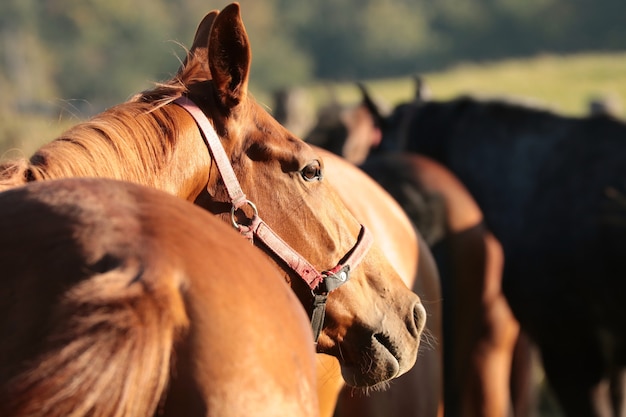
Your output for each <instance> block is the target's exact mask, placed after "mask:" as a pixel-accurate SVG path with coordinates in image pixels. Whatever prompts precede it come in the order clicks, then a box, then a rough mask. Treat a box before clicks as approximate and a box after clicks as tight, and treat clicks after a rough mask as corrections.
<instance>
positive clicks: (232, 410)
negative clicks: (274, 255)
mask: <svg viewBox="0 0 626 417" xmlns="http://www.w3.org/2000/svg"><path fill="white" fill-rule="evenodd" d="M0 265H2V278H1V280H0V281H1V285H2V291H1V292H0V294H1V296H0V329H1V332H2V338H1V339H0V358H2V359H1V360H0V415H2V416H6V417H9V416H11V417H16V416H48V417H54V416H58V417H61V416H70V415H71V416H83V415H85V416H87V415H89V416H119V417H122V416H124V417H131V416H132V417H138V416H146V417H149V416H153V415H160V416H181V415H185V416H198V417H199V416H241V415H257V416H258V415H262V416H276V415H283V414H286V415H295V416H307V417H314V416H317V415H318V413H317V403H316V385H315V368H314V366H315V358H314V356H315V355H314V352H315V350H314V347H313V338H312V334H311V329H310V324H309V321H308V318H307V317H306V314H305V312H304V310H303V309H302V307H301V304H300V302H299V300H298V299H297V298H296V297H295V295H294V294H293V291H291V289H290V287H289V286H288V285H287V284H286V283H285V281H284V279H283V276H282V274H281V273H279V271H278V270H277V269H276V267H275V265H274V264H273V263H271V262H269V261H268V259H267V257H266V256H265V255H264V254H263V253H262V252H261V251H259V250H258V249H257V248H255V247H254V246H252V245H248V244H245V243H242V238H241V236H239V234H238V233H236V232H234V231H233V230H232V228H231V227H229V226H227V225H226V224H224V222H222V221H220V220H219V219H217V218H216V217H215V216H213V215H211V214H210V213H208V212H207V211H206V210H202V209H200V208H199V207H197V206H195V205H193V204H191V203H189V202H186V201H184V200H182V199H180V198H176V197H173V196H172V195H170V194H166V193H164V192H162V191H158V190H155V189H153V188H148V187H142V186H139V185H137V184H133V183H129V182H121V181H115V180H109V179H84V178H83V179H79V178H71V179H60V180H52V181H42V182H34V183H30V184H28V185H26V186H23V187H17V188H14V189H11V190H9V191H6V192H3V193H0ZM157 410H158V412H157Z"/></svg>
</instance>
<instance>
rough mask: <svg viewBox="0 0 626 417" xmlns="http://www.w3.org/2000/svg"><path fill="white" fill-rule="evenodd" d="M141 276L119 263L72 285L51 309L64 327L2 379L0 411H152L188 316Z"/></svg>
mask: <svg viewBox="0 0 626 417" xmlns="http://www.w3.org/2000/svg"><path fill="white" fill-rule="evenodd" d="M145 274H146V272H142V271H141V267H140V266H139V265H136V266H134V267H122V268H119V269H115V270H112V271H108V272H106V273H102V274H98V275H95V276H94V277H93V278H91V279H90V280H88V281H85V282H84V283H82V284H80V285H79V286H77V287H75V288H73V289H72V290H71V291H70V292H69V294H68V295H66V296H65V297H64V299H63V301H62V303H61V305H60V306H58V307H57V308H56V309H55V310H54V312H53V315H55V316H56V317H57V318H58V320H57V321H60V322H63V323H64V325H63V326H60V327H59V328H55V329H53V330H52V333H51V335H50V337H49V338H48V339H47V340H46V351H45V353H43V356H42V357H40V358H39V359H38V360H37V361H36V363H34V364H32V365H31V366H30V368H29V369H28V370H27V372H22V373H20V374H18V375H19V376H18V377H17V378H15V379H14V380H12V381H10V382H9V383H8V385H7V388H8V392H5V393H4V394H5V395H6V398H0V414H2V415H12V416H16V417H18V416H33V415H44V414H45V415H46V416H50V417H61V416H64V417H65V416H86V415H90V416H111V417H131V416H148V415H154V414H155V412H156V410H157V408H158V406H159V404H161V402H162V401H163V395H164V392H165V389H166V387H167V383H168V381H169V375H170V367H171V363H172V360H173V354H174V349H173V347H174V345H175V343H176V341H177V340H178V339H179V338H180V337H181V336H182V335H183V332H184V331H185V330H186V329H187V327H188V318H187V315H186V313H185V311H184V306H183V301H182V298H181V297H180V293H179V292H178V291H167V292H166V291H163V290H159V289H156V288H151V286H150V285H149V284H148V283H147V282H148V281H150V279H149V278H147V279H146V277H144V276H142V275H145ZM133 276H136V277H135V280H134V283H133V284H132V285H129V284H128V282H129V281H132V280H133ZM102 288H106V289H107V290H106V291H103V290H102ZM167 290H171V289H170V288H168V289H167ZM137 390H140V391H141V395H138V394H137V393H136V391H137ZM2 397H4V395H3V396H2ZM129 398H130V399H133V398H134V399H136V401H128V399H129ZM35 399H36V400H35ZM77 399H80V400H77ZM139 399H140V400H139ZM5 413H6V414H5Z"/></svg>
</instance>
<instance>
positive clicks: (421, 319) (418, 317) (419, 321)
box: [413, 301, 426, 338]
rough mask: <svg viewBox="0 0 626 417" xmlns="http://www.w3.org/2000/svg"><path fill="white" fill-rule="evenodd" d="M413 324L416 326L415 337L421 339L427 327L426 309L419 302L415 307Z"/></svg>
mask: <svg viewBox="0 0 626 417" xmlns="http://www.w3.org/2000/svg"><path fill="white" fill-rule="evenodd" d="M413 323H414V325H415V334H414V336H415V337H417V338H419V337H420V335H421V334H422V332H423V331H424V327H426V309H425V308H424V306H423V305H422V303H420V302H419V301H418V302H416V303H415V305H414V306H413Z"/></svg>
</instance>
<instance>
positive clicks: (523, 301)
mask: <svg viewBox="0 0 626 417" xmlns="http://www.w3.org/2000/svg"><path fill="white" fill-rule="evenodd" d="M381 126H382V127H383V131H382V144H381V146H383V145H384V147H385V148H394V147H395V148H397V149H401V150H402V151H408V152H415V153H421V154H424V155H429V156H430V157H432V158H434V159H436V160H437V161H439V162H440V163H441V164H443V165H444V166H446V167H447V168H448V169H449V170H450V171H451V172H453V173H454V174H455V176H456V177H457V178H459V180H461V181H462V182H463V184H464V185H465V186H466V187H467V189H468V190H469V192H470V193H471V194H472V196H473V198H474V199H475V200H476V202H477V203H478V205H479V206H480V208H481V210H482V211H483V213H484V216H485V222H486V223H487V224H488V225H489V229H490V230H491V231H492V232H493V234H494V235H495V236H496V237H497V238H498V240H499V241H500V242H501V244H502V247H503V250H504V254H505V257H506V262H505V265H504V271H503V278H502V289H503V293H504V294H505V296H506V299H507V301H508V302H509V304H510V306H511V309H512V311H513V313H514V314H515V317H516V318H517V319H518V320H519V323H520V325H521V328H522V331H523V332H524V333H526V334H528V336H529V337H530V338H531V339H532V341H533V342H534V343H536V345H537V346H538V348H539V351H540V355H541V361H542V364H543V367H544V370H545V375H546V377H547V381H548V383H549V385H550V386H551V388H552V390H553V392H554V394H555V395H556V397H557V399H558V401H559V403H560V405H561V406H562V408H563V411H564V412H565V414H566V415H576V416H598V415H600V416H610V415H624V413H625V412H626V411H625V410H626V385H625V383H624V381H625V379H624V375H626V338H625V336H624V334H625V333H624V329H625V328H626V305H625V304H624V302H623V300H622V294H624V291H625V290H626V284H625V283H626V281H625V280H624V279H623V274H624V272H623V271H624V267H625V266H626V263H625V259H626V245H624V242H625V241H626V228H624V214H625V212H626V205H625V204H624V201H625V198H624V195H626V182H625V180H624V178H625V177H624V158H625V155H626V141H625V140H624V138H626V123H624V122H622V121H620V120H617V119H614V118H611V117H606V116H587V117H568V116H564V115H560V114H558V113H555V112H553V111H548V110H546V109H541V108H536V107H535V108H533V107H530V106H527V105H523V104H518V103H514V102H511V101H504V100H478V99H474V98H471V97H459V98H456V99H453V100H448V101H426V102H423V103H419V104H418V105H414V104H411V103H405V104H402V105H399V106H398V107H397V108H396V109H395V111H394V112H393V113H392V114H391V115H390V116H389V117H386V118H384V123H383V124H382V125H381Z"/></svg>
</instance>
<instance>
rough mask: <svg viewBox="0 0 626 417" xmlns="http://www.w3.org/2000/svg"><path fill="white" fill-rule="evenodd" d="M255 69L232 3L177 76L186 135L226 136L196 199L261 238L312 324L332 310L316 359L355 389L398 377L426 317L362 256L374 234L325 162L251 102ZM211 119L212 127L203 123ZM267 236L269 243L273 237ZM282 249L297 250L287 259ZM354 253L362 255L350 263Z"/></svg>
mask: <svg viewBox="0 0 626 417" xmlns="http://www.w3.org/2000/svg"><path fill="white" fill-rule="evenodd" d="M250 61H251V52H250V43H249V39H248V35H247V33H246V30H245V28H244V25H243V22H242V20H241V16H240V9H239V6H238V5H237V4H231V5H229V6H227V7H226V8H224V9H223V10H222V11H221V12H219V13H217V12H211V13H210V14H208V15H207V16H206V17H205V18H204V20H203V21H202V22H201V23H200V26H199V27H198V30H197V33H196V36H195V39H194V42H193V45H192V47H191V48H190V50H189V53H188V55H187V58H186V60H185V62H184V63H183V65H182V66H181V68H180V69H179V71H178V75H177V78H176V80H177V82H180V83H182V84H184V86H185V88H184V90H185V94H184V96H185V98H184V99H182V102H181V100H179V101H178V102H177V103H178V104H181V105H182V107H184V108H185V109H186V110H187V112H188V113H185V111H183V110H182V108H181V107H180V106H176V105H173V104H172V105H168V106H167V107H172V114H173V115H175V116H176V117H178V118H180V120H181V126H184V130H183V129H181V131H180V132H179V135H180V136H181V137H182V136H185V137H186V136H189V135H191V136H195V137H196V140H197V141H198V142H201V141H202V139H201V138H200V137H199V136H201V133H200V132H201V131H203V133H202V135H203V136H204V137H205V139H207V138H206V137H207V136H212V137H213V140H214V139H215V138H217V139H218V140H217V142H218V144H216V145H215V147H211V155H212V160H211V161H209V162H208V163H207V160H206V157H204V156H200V157H198V156H196V155H190V156H189V160H188V163H189V164H190V165H193V164H194V163H195V164H200V165H203V164H204V165H205V167H204V168H199V169H198V171H199V172H202V173H204V174H205V175H206V176H205V177H204V179H203V181H204V182H203V184H204V185H203V188H204V189H203V191H202V192H200V194H199V195H198V196H197V198H196V199H195V202H196V203H197V204H199V205H201V206H203V207H205V208H207V209H208V210H210V211H211V212H213V213H215V214H217V215H219V216H222V217H223V218H224V220H225V221H227V222H229V223H233V225H234V226H235V227H236V228H238V229H246V230H248V231H252V232H254V233H252V235H253V238H254V241H255V243H256V244H257V245H258V246H259V247H260V248H261V249H262V250H264V251H265V252H267V253H268V254H269V256H270V257H271V258H272V259H273V260H274V261H275V262H276V263H277V265H278V266H279V267H281V268H282V269H283V270H284V271H285V277H286V279H287V280H288V281H289V282H290V284H291V286H292V288H293V290H294V291H295V292H296V294H297V295H298V296H299V298H300V300H301V301H302V302H303V305H304V307H305V308H306V309H307V311H308V313H309V314H310V315H312V316H313V317H314V318H315V317H316V311H317V310H316V308H317V307H315V306H314V304H316V303H319V302H320V300H321V299H323V300H324V301H325V302H326V313H325V317H324V315H323V314H322V315H321V317H320V315H319V314H317V319H318V320H321V321H323V323H324V325H323V328H322V330H321V333H320V334H319V339H318V342H317V350H318V351H319V352H323V353H328V354H331V355H334V356H336V357H338V358H339V359H340V362H341V363H342V372H343V375H344V378H345V379H346V380H347V382H348V383H350V384H351V385H355V386H371V385H376V384H379V383H381V382H384V381H387V380H389V379H391V378H394V377H396V376H398V375H400V374H402V373H404V372H406V371H407V370H408V369H410V368H411V367H412V366H413V364H414V362H415V360H416V356H417V349H418V346H419V340H420V336H421V333H422V330H423V328H424V324H425V312H424V308H423V307H422V305H421V303H420V300H419V298H418V297H417V296H416V295H415V294H414V293H413V292H411V291H410V290H409V289H408V288H407V287H406V285H404V284H403V282H402V280H401V279H400V277H399V276H398V274H397V273H396V272H395V269H394V267H393V265H391V264H390V263H389V261H388V260H387V259H386V258H385V257H384V256H383V255H382V252H381V251H380V249H379V248H378V247H377V246H376V245H374V246H372V248H371V249H369V250H367V251H365V250H363V248H362V245H360V244H359V242H360V241H361V240H363V239H365V238H364V234H367V231H364V229H363V227H362V226H361V225H360V224H359V222H357V220H356V219H355V218H354V217H353V216H352V215H351V214H350V212H349V211H348V209H347V208H346V207H345V206H344V204H343V203H342V201H341V198H340V196H339V195H338V193H337V192H336V191H335V189H334V188H332V186H331V185H330V184H329V183H328V181H327V180H326V179H325V178H324V173H325V170H324V162H323V160H322V158H321V157H320V156H319V155H318V153H317V152H316V151H315V150H314V149H312V148H311V147H310V146H309V145H308V144H306V143H305V142H303V141H302V140H301V139H299V138H297V137H295V136H294V135H293V134H291V133H290V132H289V131H287V130H286V129H285V128H284V127H283V126H281V125H280V124H279V123H278V122H277V121H276V120H275V119H273V118H272V117H271V116H270V115H269V114H268V113H267V112H266V111H265V110H264V108H263V107H262V106H261V105H260V104H258V103H257V102H256V101H255V100H254V98H253V97H252V96H251V95H250V93H249V91H248V79H249V72H250ZM194 113H195V116H194V117H191V116H192V115H193V114H194ZM198 113H200V114H198ZM203 117H206V119H207V120H208V124H209V126H207V122H206V121H198V119H203ZM194 118H195V119H196V120H194ZM194 121H195V123H194ZM203 125H204V127H205V128H206V129H203V128H202V126H203ZM207 141H209V140H208V139H207ZM222 148H223V149H222ZM205 152H206V151H205ZM221 153H225V154H226V155H227V159H228V164H227V165H228V166H229V167H227V168H222V167H220V162H219V157H218V154H221ZM222 165H223V163H222ZM230 169H232V175H231V176H230V177H229V175H228V174H225V171H229V170H230ZM229 178H230V179H229ZM233 178H234V179H233ZM232 182H235V183H236V185H235V191H232V188H230V187H229V183H232ZM355 186H357V185H355ZM190 188H192V189H197V184H196V185H194V186H193V187H190ZM261 218H262V221H261V220H260V219H261ZM261 228H263V230H264V232H263V233H261V232H260V231H259V230H260V229H261ZM267 235H270V237H269V238H268V239H269V240H268V239H264V238H263V237H264V236H267ZM277 241H278V242H279V243H278V244H279V246H280V248H281V249H282V248H285V247H287V248H288V250H290V251H291V252H289V253H288V254H287V255H281V254H280V253H278V252H279V251H277V250H275V248H274V243H275V242H277ZM268 242H269V243H268ZM355 242H356V243H355ZM355 252H361V254H360V255H359V256H358V257H357V258H358V261H356V262H353V263H352V264H350V260H351V259H353V256H352V255H353V254H354V253H355ZM298 256H299V257H298ZM294 257H297V259H295V260H294V259H293V258H294ZM294 263H295V264H297V265H295V266H294ZM303 265H304V267H303ZM313 266H314V267H316V268H319V269H320V270H322V271H324V272H323V273H322V274H321V275H317V276H315V277H314V278H313V279H312V282H307V281H306V280H303V279H301V278H302V274H299V273H298V272H301V270H302V269H305V270H308V269H313V268H310V267H313ZM309 272H310V271H309ZM326 297H327V298H326Z"/></svg>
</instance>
